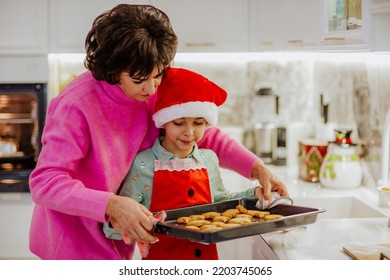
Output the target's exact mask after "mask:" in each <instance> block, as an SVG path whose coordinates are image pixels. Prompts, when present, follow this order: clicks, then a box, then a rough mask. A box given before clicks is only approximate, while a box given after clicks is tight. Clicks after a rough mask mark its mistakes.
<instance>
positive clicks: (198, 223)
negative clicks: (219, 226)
mask: <svg viewBox="0 0 390 280" xmlns="http://www.w3.org/2000/svg"><path fill="white" fill-rule="evenodd" d="M208 224H211V222H210V221H206V220H194V221H190V222H189V223H188V224H187V226H196V227H201V226H203V225H208Z"/></svg>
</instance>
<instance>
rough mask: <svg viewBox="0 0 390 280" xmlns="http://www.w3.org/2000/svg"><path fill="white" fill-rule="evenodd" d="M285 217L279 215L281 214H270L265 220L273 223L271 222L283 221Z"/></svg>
mask: <svg viewBox="0 0 390 280" xmlns="http://www.w3.org/2000/svg"><path fill="white" fill-rule="evenodd" d="M283 217H284V216H283V215H279V214H269V215H267V216H265V217H264V220H265V221H271V220H277V219H281V218H283Z"/></svg>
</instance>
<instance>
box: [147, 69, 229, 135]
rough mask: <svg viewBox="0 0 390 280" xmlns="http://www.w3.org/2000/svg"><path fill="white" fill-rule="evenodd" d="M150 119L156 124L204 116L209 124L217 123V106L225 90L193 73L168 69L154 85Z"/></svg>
mask: <svg viewBox="0 0 390 280" xmlns="http://www.w3.org/2000/svg"><path fill="white" fill-rule="evenodd" d="M157 95H158V96H157V103H156V107H155V113H154V114H153V120H154V122H155V124H156V127H158V128H161V127H162V126H163V125H164V124H166V123H168V122H170V121H172V120H175V119H178V118H183V117H192V118H205V120H206V121H207V123H208V124H209V125H210V126H213V125H216V124H217V122H218V106H220V105H221V104H223V103H224V102H225V100H226V98H227V93H226V91H225V90H223V89H222V88H220V87H219V86H217V85H216V84H214V83H213V82H211V81H209V80H208V79H207V78H205V77H203V76H202V75H200V74H197V73H195V72H192V71H189V70H186V69H182V68H168V69H167V71H166V72H165V74H164V77H163V79H162V81H161V84H160V85H159V87H158V88H157Z"/></svg>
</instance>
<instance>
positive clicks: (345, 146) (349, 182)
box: [320, 131, 363, 189]
mask: <svg viewBox="0 0 390 280" xmlns="http://www.w3.org/2000/svg"><path fill="white" fill-rule="evenodd" d="M347 135H348V139H349V135H350V131H348V134H347ZM362 179H363V168H362V165H361V162H360V157H359V154H358V150H357V148H356V145H354V144H352V143H351V142H350V139H349V140H348V141H347V142H345V141H344V140H343V139H341V138H337V137H336V141H335V142H333V143H330V144H329V146H328V151H327V153H326V156H325V158H324V161H323V163H322V165H321V169H320V183H321V185H322V186H323V187H326V188H342V189H347V188H357V187H359V186H361V183H362Z"/></svg>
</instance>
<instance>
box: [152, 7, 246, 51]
mask: <svg viewBox="0 0 390 280" xmlns="http://www.w3.org/2000/svg"><path fill="white" fill-rule="evenodd" d="M151 4H152V5H154V6H156V7H158V8H160V9H161V10H163V11H164V12H165V13H166V14H167V15H168V16H169V18H170V19H171V22H172V26H173V28H174V30H175V32H176V35H177V36H178V39H179V48H178V52H215V51H247V50H248V22H249V21H248V14H249V10H248V1H247V0H240V1H236V0H213V1H209V0H197V1H193V0H164V1H157V0H152V1H151Z"/></svg>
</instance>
